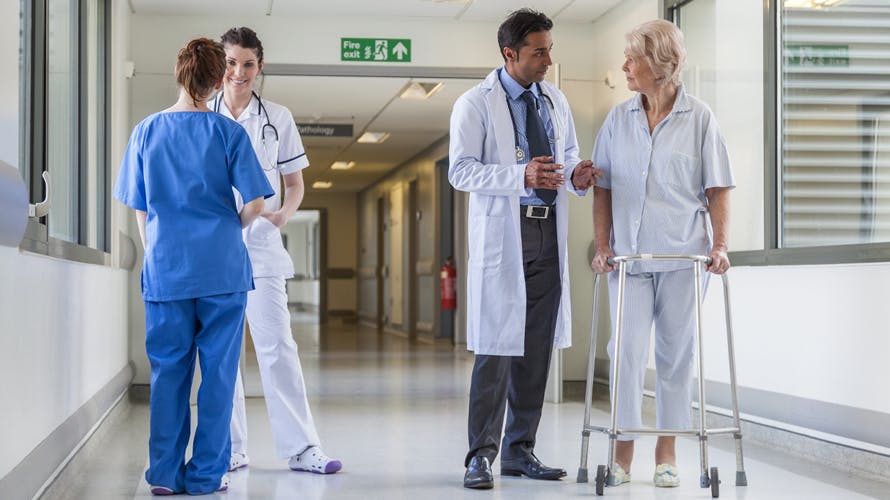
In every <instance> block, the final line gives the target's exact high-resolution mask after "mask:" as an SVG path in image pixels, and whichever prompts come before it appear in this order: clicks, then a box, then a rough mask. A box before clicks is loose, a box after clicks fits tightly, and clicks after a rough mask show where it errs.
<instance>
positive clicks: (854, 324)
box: [704, 263, 890, 426]
mask: <svg viewBox="0 0 890 500" xmlns="http://www.w3.org/2000/svg"><path fill="white" fill-rule="evenodd" d="M730 279H731V283H730V285H731V287H730V290H731V293H732V306H733V317H734V325H735V328H734V331H735V339H736V340H735V344H736V350H737V356H736V357H737V363H738V370H737V371H738V378H739V383H740V384H741V385H743V386H746V387H752V388H757V389H761V390H766V391H772V392H777V393H780V394H788V395H792V396H796V397H800V398H805V399H811V400H815V401H822V402H828V403H834V404H838V405H845V406H850V407H853V408H859V409H865V410H872V411H876V412H881V413H887V414H890V398H888V397H887V394H888V389H887V381H888V380H890V363H888V360H890V335H888V333H887V332H890V309H888V307H887V304H886V302H887V297H888V296H890V265H887V264H884V263H880V264H846V265H833V266H774V267H739V268H735V269H734V270H733V271H732V274H731V278H730ZM711 283H712V285H711V286H712V288H711V291H710V292H709V294H708V297H707V299H706V306H707V307H706V309H705V318H704V322H705V326H704V328H705V331H706V332H711V333H712V334H714V335H713V336H711V337H709V338H711V339H713V341H712V342H709V343H708V345H706V346H705V355H706V358H705V359H706V360H713V361H714V362H715V363H714V364H713V365H711V366H710V368H709V369H708V370H707V372H706V378H708V379H711V380H717V381H721V382H728V375H727V373H728V372H726V370H725V365H726V363H725V361H724V360H725V359H726V351H725V347H724V346H725V342H724V339H723V338H722V336H721V334H722V332H723V324H722V321H723V317H722V310H721V307H722V297H721V296H720V286H719V280H712V281H711ZM742 404H743V411H744V401H742ZM839 424H842V425H846V426H855V425H856V422H847V423H839Z"/></svg>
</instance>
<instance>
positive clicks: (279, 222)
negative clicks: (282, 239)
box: [260, 210, 287, 227]
mask: <svg viewBox="0 0 890 500" xmlns="http://www.w3.org/2000/svg"><path fill="white" fill-rule="evenodd" d="M260 217H265V218H266V219H268V220H269V222H271V223H272V224H275V227H282V226H284V225H285V224H287V214H285V213H284V212H282V211H281V210H276V211H274V212H270V211H268V210H265V211H263V213H261V214H260Z"/></svg>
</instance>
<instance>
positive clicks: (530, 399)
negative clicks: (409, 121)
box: [448, 9, 602, 489]
mask: <svg viewBox="0 0 890 500" xmlns="http://www.w3.org/2000/svg"><path fill="white" fill-rule="evenodd" d="M552 27H553V22H552V21H551V20H550V19H548V18H547V16H545V15H544V14H541V13H539V12H535V11H532V10H529V9H521V10H518V11H516V12H513V13H512V14H510V15H509V16H508V17H507V19H506V20H505V21H504V22H503V24H501V26H500V28H499V29H498V43H499V46H500V50H501V55H502V56H503V58H504V61H505V65H504V66H503V67H501V68H498V69H496V70H494V71H492V72H491V73H490V74H489V75H488V77H487V78H486V79H485V81H483V82H482V83H480V84H479V85H477V86H475V87H473V88H472V89H470V90H469V91H467V92H466V93H465V94H464V95H462V96H461V97H460V98H459V99H458V100H457V102H456V103H455V104H454V109H453V111H452V113H451V145H450V158H451V165H450V167H449V169H448V180H449V181H450V182H451V185H452V186H454V188H455V189H459V190H461V191H467V192H469V193H470V207H469V221H468V222H469V225H468V227H469V250H470V256H469V262H468V265H467V278H468V285H467V308H468V311H467V347H468V349H470V350H471V351H474V352H475V354H476V357H475V365H474V367H473V376H472V381H471V385H470V407H469V418H468V420H469V422H468V424H469V425H468V430H469V444H470V447H469V452H468V453H467V456H466V459H465V461H464V466H466V468H467V470H466V474H465V475H464V486H465V487H467V488H478V489H487V488H491V487H493V486H494V477H493V475H492V471H491V463H492V462H493V461H494V458H495V457H496V456H497V454H498V444H499V441H500V440H501V429H502V428H503V423H504V410H505V406H506V407H507V425H506V428H505V430H504V436H503V443H502V445H501V448H502V456H501V475H510V476H522V475H524V476H527V477H529V478H532V479H559V478H561V477H563V476H565V475H566V472H565V471H564V470H563V469H559V468H552V467H547V466H545V465H544V464H542V463H541V462H540V461H539V460H538V458H537V457H536V456H535V454H534V447H535V435H536V433H537V429H538V422H539V421H540V419H541V407H542V406H543V403H544V389H545V387H546V384H547V372H548V370H549V363H550V355H551V351H552V347H553V346H554V345H556V347H558V348H564V347H568V346H569V345H570V344H571V338H570V334H571V310H570V301H569V274H568V267H567V265H566V260H567V259H566V257H567V255H568V252H567V249H566V241H567V231H568V206H567V200H566V191H567V190H568V189H571V190H572V191H573V192H575V194H578V195H584V194H585V193H586V192H587V189H588V188H589V187H590V186H593V185H594V184H595V178H594V176H595V175H602V173H601V172H600V171H599V170H596V169H594V168H593V164H592V163H591V162H590V161H588V160H585V161H581V160H580V158H579V154H578V144H577V142H576V140H575V125H574V122H573V120H572V114H571V111H570V110H569V106H568V103H567V101H566V98H565V96H564V95H563V94H562V92H560V91H559V90H558V89H557V88H556V87H554V86H552V85H550V84H548V83H547V82H544V81H543V80H544V75H545V74H546V73H547V68H548V67H549V66H550V65H551V64H552V61H551V59H550V49H551V47H552V45H553V43H552V40H551V36H550V29H551V28H552ZM566 180H568V181H569V183H570V186H567V188H566V189H563V185H564V184H565V182H566ZM507 403H509V404H507Z"/></svg>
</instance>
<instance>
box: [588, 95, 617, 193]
mask: <svg viewBox="0 0 890 500" xmlns="http://www.w3.org/2000/svg"><path fill="white" fill-rule="evenodd" d="M615 109H616V108H612V111H610V112H609V115H608V116H606V120H605V121H604V122H603V126H602V127H600V131H599V133H598V134H597V135H596V143H595V145H594V147H593V158H592V160H593V166H594V167H596V168H598V169H600V170H602V171H603V176H602V177H601V178H599V179H597V180H596V187H599V188H603V189H612V144H613V141H612V133H613V132H614V130H613V129H614V127H615Z"/></svg>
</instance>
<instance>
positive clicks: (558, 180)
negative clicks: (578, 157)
mask: <svg viewBox="0 0 890 500" xmlns="http://www.w3.org/2000/svg"><path fill="white" fill-rule="evenodd" d="M551 161H553V157H552V156H536V157H534V158H532V161H530V162H528V165H526V166H525V187H528V188H534V189H538V188H540V189H559V188H560V186H562V185H563V184H565V182H566V176H565V174H563V173H562V171H563V168H562V165H559V164H557V163H550V162H551Z"/></svg>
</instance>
